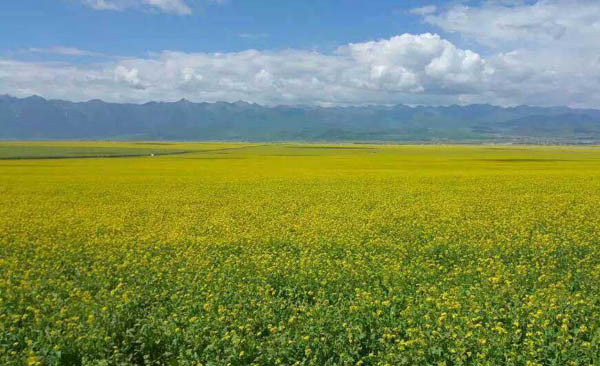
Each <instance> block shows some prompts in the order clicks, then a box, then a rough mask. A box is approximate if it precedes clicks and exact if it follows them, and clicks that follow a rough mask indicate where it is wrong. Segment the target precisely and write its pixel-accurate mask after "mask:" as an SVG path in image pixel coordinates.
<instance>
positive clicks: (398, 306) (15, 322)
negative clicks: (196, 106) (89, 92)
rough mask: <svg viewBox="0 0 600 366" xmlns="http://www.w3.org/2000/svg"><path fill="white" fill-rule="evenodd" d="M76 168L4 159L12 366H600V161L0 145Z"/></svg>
mask: <svg viewBox="0 0 600 366" xmlns="http://www.w3.org/2000/svg"><path fill="white" fill-rule="evenodd" d="M35 149H37V150H35ZM40 149H41V152H40ZM57 149H59V150H60V149H62V150H60V151H57ZM103 149H108V150H103ZM132 149H133V150H134V151H132ZM135 149H138V150H139V151H135ZM32 151H34V152H35V151H37V153H36V154H37V155H35V154H34V155H32V154H33V153H32ZM169 152H170V153H175V152H176V153H177V154H172V155H160V153H169ZM129 153H136V154H135V155H141V156H137V157H119V158H93V157H90V156H106V155H108V154H113V155H120V156H122V155H128V154H129ZM66 155H70V157H71V158H70V159H18V160H6V159H5V160H0V364H2V365H26V364H27V365H97V366H100V365H180V364H181V365H204V366H208V365H315V366H321V365H363V366H366V365H381V366H383V365H390V366H392V365H436V366H441V365H446V366H450V365H524V366H534V365H540V366H541V365H573V366H574V365H598V364H600V148H595V147H525V146H384V145H292V144H267V145H265V144H218V143H213V144H184V143H178V144H161V143H159V144H156V143H154V144H152V143H150V144H149V143H141V144H133V143H127V144H119V143H67V142H64V143H41V142H39V143H35V144H30V143H5V144H2V146H0V158H11V159H15V158H28V157H29V158H30V157H32V156H36V157H45V158H48V157H61V156H62V157H64V156H66ZM83 155H86V156H87V157H88V158H86V159H80V158H73V157H77V156H79V157H82V156H83ZM151 155H154V156H151Z"/></svg>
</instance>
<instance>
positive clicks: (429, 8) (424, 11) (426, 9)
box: [410, 5, 437, 15]
mask: <svg viewBox="0 0 600 366" xmlns="http://www.w3.org/2000/svg"><path fill="white" fill-rule="evenodd" d="M436 10H437V6H435V5H426V6H422V7H420V8H413V9H411V10H410V13H411V14H416V15H428V14H433V13H435V11H436Z"/></svg>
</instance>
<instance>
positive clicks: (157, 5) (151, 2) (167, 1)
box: [83, 0, 192, 15]
mask: <svg viewBox="0 0 600 366" xmlns="http://www.w3.org/2000/svg"><path fill="white" fill-rule="evenodd" d="M83 4H84V5H86V6H89V7H90V8H92V9H96V10H125V9H129V8H140V9H153V10H157V11H160V12H164V13H172V14H180V15H187V14H191V13H192V9H191V8H190V7H189V6H188V5H187V3H186V2H185V1H184V0H83Z"/></svg>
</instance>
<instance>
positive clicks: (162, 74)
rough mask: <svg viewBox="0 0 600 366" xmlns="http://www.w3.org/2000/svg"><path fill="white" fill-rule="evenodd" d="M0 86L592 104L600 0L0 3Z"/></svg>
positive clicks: (195, 96) (337, 99) (82, 95)
mask: <svg viewBox="0 0 600 366" xmlns="http://www.w3.org/2000/svg"><path fill="white" fill-rule="evenodd" d="M0 94H9V95H14V96H18V97H24V96H29V95H34V94H35V95H40V96H43V97H46V98H52V99H66V100H72V101H86V100H90V99H102V100H105V101H110V102H133V103H144V102H147V101H152V100H154V101H175V100H179V99H182V98H185V99H188V100H191V101H197V102H201V101H209V102H214V101H230V102H232V101H237V100H243V101H248V102H255V103H259V104H264V105H280V104H289V105H297V104H307V105H322V106H332V105H365V104H409V105H450V104H461V105H464V104H474V103H489V104H494V105H502V106H514V105H520V104H529V105H539V106H552V105H566V106H570V107H586V108H600V1H598V0H475V1H466V0H462V1H461V0H446V1H444V0H422V1H421V0H406V1H400V0H336V1H334V0H302V1H291V0H290V1H286V0H3V1H1V2H0Z"/></svg>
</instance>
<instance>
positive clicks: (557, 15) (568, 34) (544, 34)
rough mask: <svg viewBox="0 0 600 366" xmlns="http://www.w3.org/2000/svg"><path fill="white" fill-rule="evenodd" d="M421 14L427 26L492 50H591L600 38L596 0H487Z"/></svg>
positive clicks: (599, 13)
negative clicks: (543, 47) (568, 47)
mask: <svg viewBox="0 0 600 366" xmlns="http://www.w3.org/2000/svg"><path fill="white" fill-rule="evenodd" d="M421 15H424V16H425V18H424V20H425V22H426V23H429V24H431V25H435V26H437V27H439V28H441V29H443V30H444V31H447V32H455V33H459V34H460V35H462V36H464V37H466V38H470V39H473V40H475V41H477V42H479V43H482V44H484V45H487V46H490V47H493V48H514V47H523V46H532V45H533V46H535V45H538V44H544V45H552V44H555V43H560V44H563V45H567V44H574V45H580V46H586V47H591V46H597V40H598V36H599V35H600V2H598V1H596V0H539V1H536V2H533V3H531V2H525V1H512V2H510V3H509V2H506V1H487V2H484V3H483V4H482V5H480V6H467V5H464V4H459V5H455V6H452V7H450V8H447V9H444V10H441V11H440V12H438V13H435V11H434V12H431V13H427V14H421Z"/></svg>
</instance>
